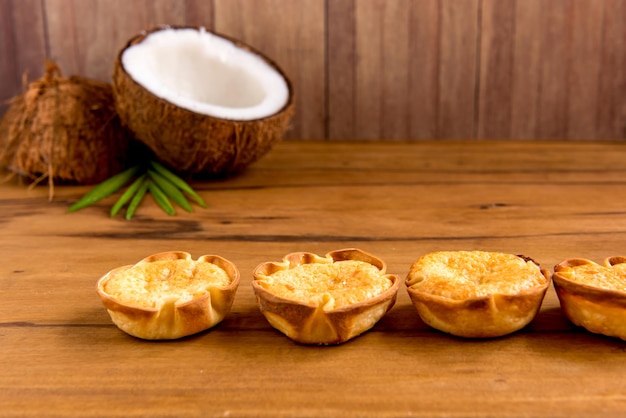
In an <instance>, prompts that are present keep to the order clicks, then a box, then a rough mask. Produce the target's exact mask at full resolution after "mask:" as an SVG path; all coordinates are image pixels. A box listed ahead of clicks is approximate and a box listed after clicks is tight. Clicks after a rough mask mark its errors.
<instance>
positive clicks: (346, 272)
mask: <svg viewBox="0 0 626 418" xmlns="http://www.w3.org/2000/svg"><path fill="white" fill-rule="evenodd" d="M385 270H386V264H385V263H384V262H383V261H382V260H380V259H379V258H377V257H374V256H373V255H371V254H368V253H366V252H364V251H361V250H359V249H351V248H349V249H343V250H337V251H332V252H329V253H328V254H326V256H325V257H320V256H318V255H316V254H312V253H306V252H301V253H291V254H288V255H286V256H285V257H284V258H283V261H282V262H266V263H262V264H260V265H258V266H257V267H256V269H255V270H254V272H253V276H254V280H253V282H252V286H253V289H254V292H255V294H256V297H257V301H258V304H259V308H260V310H261V312H262V313H263V315H264V316H265V318H266V319H267V320H268V322H269V323H270V324H271V325H272V326H273V327H274V328H276V329H278V330H279V331H281V332H282V333H284V334H285V335H286V336H287V337H289V338H291V339H293V340H294V341H297V342H299V343H303V344H339V343H343V342H345V341H347V340H349V339H351V338H354V337H356V336H358V335H360V334H362V333H363V332H365V331H367V330H369V329H370V328H372V327H373V326H374V325H375V324H376V322H378V320H380V318H382V317H383V316H384V315H385V314H386V313H387V312H388V311H389V310H390V309H391V308H392V306H393V305H394V303H395V300H396V294H397V292H398V288H399V285H400V280H399V278H398V276H396V275H392V274H386V272H385Z"/></svg>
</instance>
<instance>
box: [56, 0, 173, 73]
mask: <svg viewBox="0 0 626 418" xmlns="http://www.w3.org/2000/svg"><path fill="white" fill-rule="evenodd" d="M184 6H185V4H184V3H182V2H179V1H177V0H156V1H150V0H90V1H81V0H46V12H47V18H48V19H47V20H48V33H49V42H50V55H51V57H52V58H53V59H54V60H56V61H57V63H58V64H59V66H60V67H61V70H62V71H63V73H64V74H67V75H70V74H80V75H83V76H85V77H90V78H94V79H98V80H103V81H109V80H110V78H111V73H112V72H113V63H114V61H115V56H116V55H117V52H118V51H119V50H120V48H121V47H122V46H123V45H124V44H125V42H126V41H127V40H128V39H129V38H131V37H132V36H133V35H135V34H136V33H138V32H140V31H142V30H145V29H149V28H151V27H153V26H155V25H160V24H172V25H174V24H184V23H185V7H184Z"/></svg>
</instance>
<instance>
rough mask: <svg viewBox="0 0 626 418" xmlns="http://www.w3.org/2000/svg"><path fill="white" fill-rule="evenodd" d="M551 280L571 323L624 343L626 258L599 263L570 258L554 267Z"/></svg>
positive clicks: (625, 333) (625, 330)
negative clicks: (618, 339)
mask: <svg viewBox="0 0 626 418" xmlns="http://www.w3.org/2000/svg"><path fill="white" fill-rule="evenodd" d="M552 281H553V283H554V288H555V290H556V293H557V296H558V298H559V302H560V304H561V310H562V312H563V314H564V315H565V316H566V317H567V318H568V319H569V320H570V321H571V322H572V323H573V324H575V325H577V326H580V327H583V328H585V329H586V330H587V331H590V332H593V333H596V334H602V335H606V336H610V337H617V338H620V339H622V340H626V321H624V318H625V317H626V257H623V256H614V257H607V258H606V259H604V262H603V263H602V264H598V263H596V262H594V261H591V260H588V259H585V258H570V259H567V260H564V261H562V262H561V263H559V264H557V265H556V266H555V267H554V274H553V275H552Z"/></svg>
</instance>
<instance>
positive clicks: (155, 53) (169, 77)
mask: <svg viewBox="0 0 626 418" xmlns="http://www.w3.org/2000/svg"><path fill="white" fill-rule="evenodd" d="M122 66H123V67H124V69H125V70H126V72H127V73H128V75H129V76H130V77H132V79H133V80H135V81H136V82H137V83H138V84H140V85H141V86H143V87H144V88H145V89H147V90H148V91H150V92H151V93H152V94H154V95H155V96H157V97H160V98H162V99H164V100H166V101H168V102H170V103H172V104H174V105H176V106H178V107H181V108H184V109H187V110H190V111H192V112H196V113H200V114H204V115H209V116H213V117H217V118H221V119H229V120H238V121H245V120H255V119H262V118H265V117H268V116H271V115H273V114H275V113H277V112H279V111H280V110H281V109H282V108H283V107H284V106H285V104H287V101H288V100H289V86H288V84H287V82H286V80H285V79H284V77H283V76H282V74H281V73H280V72H279V71H277V70H276V69H275V68H274V67H272V66H271V65H270V64H268V63H267V62H266V61H264V60H263V59H262V58H261V57H259V56H257V55H256V54H254V53H252V52H250V51H247V50H245V49H242V48H240V47H238V46H237V45H235V44H234V43H233V42H231V41H229V40H227V39H224V38H222V37H219V36H217V35H215V34H213V33H210V32H207V31H205V30H203V29H199V30H197V29H188V28H186V29H162V30H159V31H157V32H153V33H151V34H149V35H148V36H147V37H146V38H145V39H144V40H143V41H142V42H140V43H138V44H135V45H133V46H131V47H129V48H127V49H126V50H125V51H124V52H123V53H122Z"/></svg>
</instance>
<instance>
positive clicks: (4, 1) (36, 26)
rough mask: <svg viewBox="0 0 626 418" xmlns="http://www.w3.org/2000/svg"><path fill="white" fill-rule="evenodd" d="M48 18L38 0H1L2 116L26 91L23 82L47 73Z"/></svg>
mask: <svg viewBox="0 0 626 418" xmlns="http://www.w3.org/2000/svg"><path fill="white" fill-rule="evenodd" d="M44 25H45V22H44V16H43V10H42V8H41V3H40V2H39V1H37V0H23V1H17V0H0V57H2V59H0V80H1V81H0V115H1V114H2V113H3V112H4V110H5V109H6V108H7V104H6V101H7V100H9V99H10V98H12V97H14V96H16V95H18V94H20V93H21V92H22V91H23V80H25V79H26V80H35V79H37V78H39V77H41V75H42V74H43V72H44V65H43V63H44V60H45V57H46V41H45V34H44Z"/></svg>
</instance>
